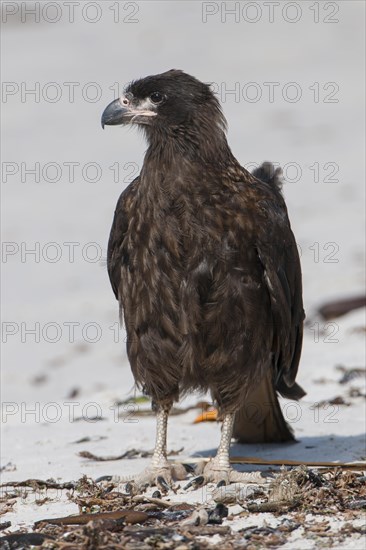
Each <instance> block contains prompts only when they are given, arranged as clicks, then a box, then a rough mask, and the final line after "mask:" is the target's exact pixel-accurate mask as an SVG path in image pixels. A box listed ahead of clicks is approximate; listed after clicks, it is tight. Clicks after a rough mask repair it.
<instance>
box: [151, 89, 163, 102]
mask: <svg viewBox="0 0 366 550" xmlns="http://www.w3.org/2000/svg"><path fill="white" fill-rule="evenodd" d="M150 99H151V101H152V102H153V103H155V104H156V105H157V104H158V103H161V102H162V101H163V99H164V96H163V94H161V93H160V92H153V93H152V94H150Z"/></svg>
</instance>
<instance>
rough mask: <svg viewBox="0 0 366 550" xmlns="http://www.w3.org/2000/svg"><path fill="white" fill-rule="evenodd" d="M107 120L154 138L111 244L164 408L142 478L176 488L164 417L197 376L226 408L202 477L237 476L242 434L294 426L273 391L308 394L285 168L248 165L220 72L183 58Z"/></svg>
mask: <svg viewBox="0 0 366 550" xmlns="http://www.w3.org/2000/svg"><path fill="white" fill-rule="evenodd" d="M106 124H107V125H118V124H123V125H131V124H133V125H137V126H139V127H140V128H142V129H143V130H144V133H145V136H146V139H147V142H148V149H147V151H146V155H145V159H144V163H143V167H142V170H141V173H140V175H139V176H138V177H137V178H136V179H135V180H134V181H133V182H132V183H131V184H130V185H129V186H128V187H127V188H126V189H125V190H124V191H123V193H122V194H121V196H120V198H119V200H118V203H117V207H116V211H115V216H114V220H113V225H112V229H111V234H110V239H109V245H108V273H109V277H110V281H111V284H112V288H113V291H114V293H115V295H116V298H117V299H118V301H119V304H120V309H121V314H122V315H123V317H124V321H125V327H126V330H127V352H128V357H129V361H130V364H131V368H132V372H133V375H134V377H135V380H136V384H137V385H138V386H139V387H142V388H143V390H144V392H145V393H146V394H147V395H149V396H151V398H152V402H153V406H154V408H155V410H156V414H157V436H156V445H155V450H154V454H153V459H152V463H151V466H150V467H149V468H147V469H146V470H145V471H144V472H143V473H142V474H140V475H138V476H136V478H135V483H136V485H137V487H139V488H143V487H145V486H146V485H154V484H157V485H158V486H160V487H162V488H167V487H171V486H172V484H173V480H174V478H176V477H179V475H180V474H179V473H177V471H176V470H174V468H173V466H172V465H171V464H170V463H169V462H168V460H167V454H166V433H167V420H168V415H169V410H170V408H171V406H172V404H173V402H174V401H176V400H178V398H179V396H182V395H184V394H186V393H187V392H191V391H194V390H201V391H210V392H211V395H212V399H213V400H214V402H215V403H216V406H217V407H218V410H219V413H220V418H221V419H222V422H223V425H222V433H221V441H220V445H219V448H218V451H217V454H216V457H215V458H214V459H212V460H211V461H210V462H209V463H208V464H207V465H206V467H205V469H204V472H203V477H204V480H205V481H206V482H209V481H214V482H222V481H225V482H226V483H230V482H232V481H237V480H240V474H239V473H238V472H235V471H234V470H232V469H231V468H230V463H229V445H230V440H231V437H232V435H234V437H236V438H237V439H238V440H239V441H251V442H255V441H256V442H259V441H286V440H291V439H293V435H292V432H291V430H290V429H289V427H288V426H287V424H286V422H285V420H284V417H283V415H282V412H281V409H280V406H279V403H278V399H277V393H276V392H279V393H280V394H281V395H283V396H285V397H288V398H292V399H299V398H300V397H302V396H303V395H304V391H303V390H302V388H301V387H300V386H299V385H298V384H296V382H295V378H296V373H297V369H298V364H299V359H300V353H301V345H302V331H303V320H304V311H303V305H302V287H301V268H300V262H299V256H298V252H297V246H296V242H295V239H294V236H293V233H292V231H291V227H290V222H289V219H288V215H287V209H286V205H285V202H284V199H283V197H282V194H281V190H280V184H279V183H280V174H279V170H277V171H274V169H273V166H272V165H271V164H270V163H264V164H263V165H262V166H261V167H260V168H258V169H257V170H256V171H255V172H254V173H253V174H250V173H249V172H248V171H247V170H245V169H244V168H242V167H241V166H240V164H239V163H238V161H237V160H236V159H235V158H234V156H233V154H232V152H231V150H230V148H229V146H228V143H227V140H226V135H225V131H226V120H225V118H224V116H223V113H222V111H221V108H220V104H219V102H218V100H217V98H216V97H215V95H214V94H213V92H212V90H211V89H210V86H209V85H207V84H204V83H202V82H200V81H198V80H197V79H196V78H194V77H192V76H190V75H188V74H185V73H184V72H182V71H179V70H171V71H167V72H165V73H163V74H159V75H155V76H148V77H147V78H143V79H141V80H137V81H135V82H132V83H131V84H129V85H128V87H127V88H126V90H125V92H124V94H123V95H122V96H121V97H120V98H119V99H116V100H115V101H113V102H112V103H111V104H110V105H108V107H107V108H106V109H105V111H104V113H103V116H102V125H103V127H104V125H106Z"/></svg>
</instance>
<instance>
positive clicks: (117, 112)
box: [102, 99, 131, 129]
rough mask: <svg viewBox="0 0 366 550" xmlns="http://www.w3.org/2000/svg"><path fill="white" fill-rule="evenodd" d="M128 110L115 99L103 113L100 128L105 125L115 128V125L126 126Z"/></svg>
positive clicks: (128, 118)
mask: <svg viewBox="0 0 366 550" xmlns="http://www.w3.org/2000/svg"><path fill="white" fill-rule="evenodd" d="M130 114H131V113H130V109H129V108H128V107H125V106H123V105H122V103H121V101H120V100H119V99H115V100H114V101H112V103H110V104H109V105H108V106H107V107H106V108H105V109H104V111H103V114H102V128H103V129H104V125H105V124H107V125H109V126H115V125H117V124H126V123H128V122H129V121H130Z"/></svg>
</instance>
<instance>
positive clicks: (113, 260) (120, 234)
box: [107, 177, 139, 300]
mask: <svg viewBox="0 0 366 550" xmlns="http://www.w3.org/2000/svg"><path fill="white" fill-rule="evenodd" d="M138 181H139V177H137V178H135V179H134V180H133V182H132V183H130V185H129V186H128V187H126V189H125V190H124V191H123V193H122V194H121V195H120V197H119V199H118V202H117V205H116V209H115V212H114V218H113V223H112V227H111V232H110V235H109V241H108V252H107V268H108V275H109V280H110V282H111V285H112V289H113V292H114V294H115V296H116V298H117V300H118V299H119V286H120V282H121V266H122V263H123V261H127V260H128V259H127V258H123V252H122V244H123V239H124V236H125V234H126V231H127V229H128V224H129V221H130V209H131V204H132V201H133V199H134V197H135V195H136V188H137V185H138Z"/></svg>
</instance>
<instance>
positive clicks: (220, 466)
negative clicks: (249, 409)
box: [185, 413, 260, 489]
mask: <svg viewBox="0 0 366 550" xmlns="http://www.w3.org/2000/svg"><path fill="white" fill-rule="evenodd" d="M234 419H235V413H227V414H225V415H224V419H223V422H222V431H221V439H220V444H219V446H218V449H217V452H216V456H215V457H214V458H213V459H211V460H210V461H209V462H208V463H207V464H206V465H205V467H204V468H203V471H202V475H200V476H198V477H196V478H194V479H193V480H192V481H190V483H188V485H187V486H186V487H185V488H186V489H188V488H189V487H193V488H196V487H197V486H200V485H204V484H206V483H210V482H212V483H216V484H220V485H229V484H230V483H236V482H242V483H250V482H253V481H255V482H258V480H259V478H260V476H259V475H258V474H257V473H256V474H254V475H253V474H248V473H246V472H237V471H235V470H233V469H232V467H231V466H230V456H229V450H230V443H231V436H232V433H233V427H234Z"/></svg>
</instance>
